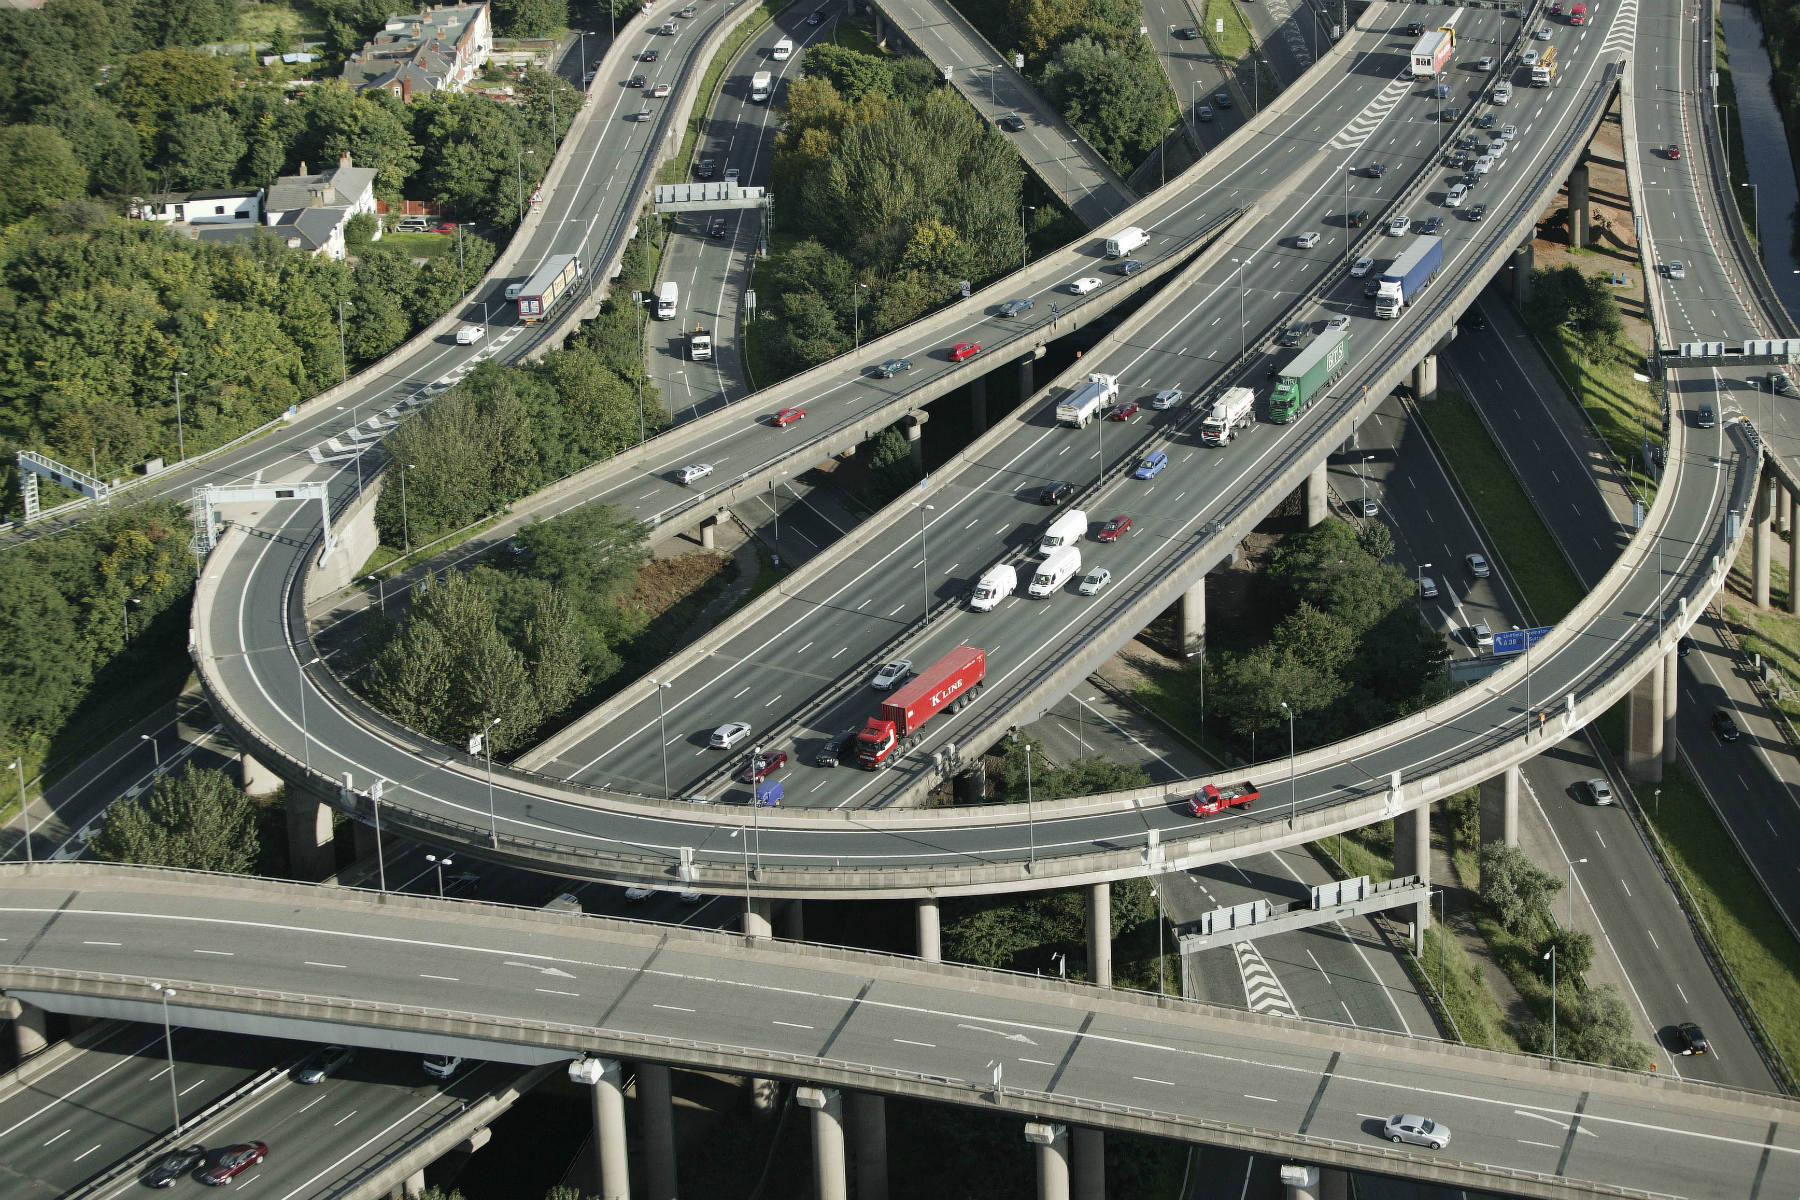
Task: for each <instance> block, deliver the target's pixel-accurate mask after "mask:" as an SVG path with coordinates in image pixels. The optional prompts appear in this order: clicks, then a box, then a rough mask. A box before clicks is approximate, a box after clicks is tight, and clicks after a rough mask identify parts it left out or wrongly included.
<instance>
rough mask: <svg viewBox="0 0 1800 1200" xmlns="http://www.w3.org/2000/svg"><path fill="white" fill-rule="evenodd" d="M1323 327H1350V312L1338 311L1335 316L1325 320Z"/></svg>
mask: <svg viewBox="0 0 1800 1200" xmlns="http://www.w3.org/2000/svg"><path fill="white" fill-rule="evenodd" d="M1325 328H1327V329H1348V328H1350V314H1349V313H1338V314H1337V315H1336V316H1334V317H1332V318H1331V320H1329V321H1327V322H1325Z"/></svg>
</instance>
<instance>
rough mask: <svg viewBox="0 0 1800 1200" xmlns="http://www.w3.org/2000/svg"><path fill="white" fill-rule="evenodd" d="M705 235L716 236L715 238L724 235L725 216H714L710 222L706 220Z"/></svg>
mask: <svg viewBox="0 0 1800 1200" xmlns="http://www.w3.org/2000/svg"><path fill="white" fill-rule="evenodd" d="M706 235H707V236H708V237H716V238H722V237H724V236H725V218H724V217H714V218H713V219H712V220H711V221H710V222H708V223H707V226H706Z"/></svg>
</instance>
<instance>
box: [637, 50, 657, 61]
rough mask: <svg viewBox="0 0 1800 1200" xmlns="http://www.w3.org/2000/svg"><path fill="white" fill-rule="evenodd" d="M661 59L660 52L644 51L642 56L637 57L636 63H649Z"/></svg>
mask: <svg viewBox="0 0 1800 1200" xmlns="http://www.w3.org/2000/svg"><path fill="white" fill-rule="evenodd" d="M661 57H662V52H661V51H659V50H646V51H644V52H643V53H642V54H640V55H638V61H639V62H647V63H650V62H655V61H656V60H657V59H659V58H661Z"/></svg>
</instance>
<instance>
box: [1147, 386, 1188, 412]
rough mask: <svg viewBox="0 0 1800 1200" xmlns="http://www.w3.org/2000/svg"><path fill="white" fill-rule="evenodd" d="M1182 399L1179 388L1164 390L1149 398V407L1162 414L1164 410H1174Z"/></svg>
mask: <svg viewBox="0 0 1800 1200" xmlns="http://www.w3.org/2000/svg"><path fill="white" fill-rule="evenodd" d="M1182 399H1183V396H1182V391H1181V389H1180V388H1164V389H1163V390H1162V391H1160V392H1158V393H1156V395H1154V396H1152V397H1150V407H1151V408H1154V409H1155V410H1156V411H1157V412H1162V411H1163V410H1164V409H1170V408H1174V407H1175V406H1176V405H1177V404H1180V403H1181V401H1182Z"/></svg>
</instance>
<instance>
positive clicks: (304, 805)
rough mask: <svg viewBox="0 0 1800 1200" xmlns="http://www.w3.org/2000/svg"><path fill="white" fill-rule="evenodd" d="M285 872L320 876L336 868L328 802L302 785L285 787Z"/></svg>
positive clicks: (310, 877)
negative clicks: (286, 838) (300, 786)
mask: <svg viewBox="0 0 1800 1200" xmlns="http://www.w3.org/2000/svg"><path fill="white" fill-rule="evenodd" d="M286 804H287V832H288V872H289V874H291V875H292V876H293V877H294V878H295V879H309V880H317V879H324V878H325V877H326V876H327V875H330V874H331V873H332V872H333V871H335V870H337V856H336V855H335V854H334V853H333V852H332V847H331V806H330V805H329V804H326V803H325V802H323V801H322V800H319V799H316V798H315V797H314V796H313V795H312V794H311V793H309V792H307V791H306V790H305V789H304V788H298V787H290V788H288V789H287V795H286Z"/></svg>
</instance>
